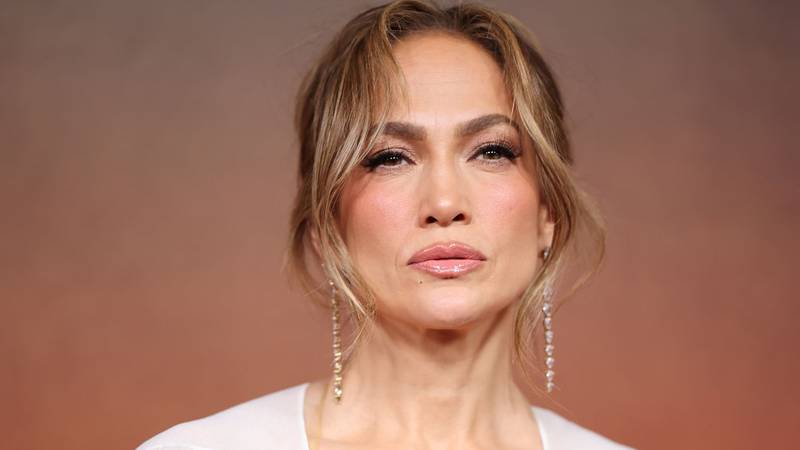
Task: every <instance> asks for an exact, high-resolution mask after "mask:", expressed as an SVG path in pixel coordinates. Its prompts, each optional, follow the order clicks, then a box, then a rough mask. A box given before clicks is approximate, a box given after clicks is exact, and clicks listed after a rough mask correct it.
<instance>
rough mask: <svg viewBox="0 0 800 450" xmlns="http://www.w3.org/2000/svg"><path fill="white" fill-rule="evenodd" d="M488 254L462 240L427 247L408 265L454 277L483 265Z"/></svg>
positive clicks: (413, 257) (412, 257) (434, 273)
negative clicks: (485, 254)
mask: <svg viewBox="0 0 800 450" xmlns="http://www.w3.org/2000/svg"><path fill="white" fill-rule="evenodd" d="M484 261H486V256H484V255H483V253H481V252H479V251H478V250H476V249H474V248H472V247H470V246H469V245H467V244H463V243H461V242H446V243H439V244H434V245H431V246H429V247H426V248H424V249H422V250H420V251H418V252H417V253H414V255H413V256H411V259H409V260H408V265H409V266H410V267H412V268H414V269H417V270H421V271H423V272H427V273H429V274H431V275H434V276H437V277H439V278H453V277H457V276H459V275H463V274H465V273H468V272H472V271H473V270H475V269H478V268H479V267H481V266H482V265H483V263H484Z"/></svg>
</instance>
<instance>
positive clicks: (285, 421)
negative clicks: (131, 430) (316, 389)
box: [136, 383, 307, 450]
mask: <svg viewBox="0 0 800 450" xmlns="http://www.w3.org/2000/svg"><path fill="white" fill-rule="evenodd" d="M306 387H307V384H306V383H304V384H299V385H297V386H292V387H289V388H286V389H283V390H280V391H276V392H273V393H270V394H267V395H264V396H262V397H258V398H255V399H253V400H249V401H246V402H244V403H240V404H238V405H235V406H232V407H230V408H228V409H225V410H223V411H220V412H217V413H215V414H212V415H210V416H207V417H203V418H200V419H195V420H191V421H188V422H184V423H180V424H178V425H175V426H173V427H171V428H169V429H167V430H165V431H163V432H161V433H159V434H157V435H155V436H153V437H152V438H150V439H148V440H147V441H145V442H144V443H142V444H141V445H140V446H139V447H137V449H136V450H223V449H233V448H235V449H241V450H251V449H263V448H270V449H296V448H302V446H303V442H304V441H303V439H304V437H305V431H304V424H303V404H302V402H303V393H304V390H305V388H306Z"/></svg>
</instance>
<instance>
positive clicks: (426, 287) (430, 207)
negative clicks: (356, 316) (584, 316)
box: [339, 34, 552, 330]
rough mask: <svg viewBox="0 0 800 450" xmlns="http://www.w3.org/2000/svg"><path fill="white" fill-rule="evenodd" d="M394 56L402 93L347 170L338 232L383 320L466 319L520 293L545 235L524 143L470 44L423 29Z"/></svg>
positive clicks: (448, 322)
mask: <svg viewBox="0 0 800 450" xmlns="http://www.w3.org/2000/svg"><path fill="white" fill-rule="evenodd" d="M394 54H395V57H396V58H397V61H398V63H399V64H400V68H401V70H402V72H403V75H404V77H405V80H406V83H407V86H406V88H407V97H406V98H405V100H406V101H401V100H400V98H399V96H398V99H397V101H396V102H395V103H394V104H392V105H391V110H390V116H389V119H388V121H389V123H388V124H387V126H386V127H385V130H384V132H383V134H382V136H381V137H380V138H379V140H378V142H377V144H376V145H375V146H374V147H373V148H371V149H370V153H369V156H368V157H367V159H366V160H365V161H364V163H363V164H362V165H361V166H358V167H356V169H355V170H354V171H353V172H352V174H351V175H350V177H349V178H348V180H347V182H346V184H345V186H344V190H343V193H342V197H341V204H340V218H339V220H340V222H339V226H340V230H341V231H342V234H343V236H344V241H345V243H346V245H347V248H348V251H349V252H350V255H351V257H352V259H353V261H354V264H355V266H356V269H357V270H358V271H359V273H360V274H361V275H362V276H363V277H364V279H365V281H366V282H367V284H368V285H369V286H370V287H371V288H372V289H373V290H374V292H375V293H376V295H377V299H376V301H377V304H376V309H377V313H378V315H379V316H381V318H382V319H384V320H387V319H388V320H395V321H401V322H404V323H406V324H409V325H411V326H415V327H421V328H425V329H439V330H442V329H451V330H452V329H464V328H467V327H469V326H470V325H472V324H475V323H476V322H477V321H478V320H480V319H483V318H487V317H489V316H491V315H493V314H494V313H497V312H499V311H500V310H501V309H503V308H505V307H507V306H509V305H511V304H512V303H514V302H515V301H516V300H518V299H519V298H520V296H521V295H522V293H523V291H524V290H525V288H526V287H527V285H528V284H529V283H530V282H531V280H532V279H533V277H534V275H535V273H536V270H537V268H538V264H539V262H538V261H539V259H538V255H539V254H540V251H541V250H542V249H543V248H544V247H546V246H548V245H549V244H550V240H551V237H552V223H551V222H549V218H548V216H547V211H546V209H545V207H544V205H542V204H541V203H540V199H539V192H538V187H537V181H536V173H535V169H534V165H533V153H532V152H533V148H532V145H531V143H530V141H529V139H523V137H524V132H522V130H518V129H517V125H516V124H515V123H514V122H512V121H511V120H512V119H511V117H512V116H511V99H510V96H509V95H508V93H507V91H506V87H505V85H504V83H503V75H502V73H501V71H500V68H499V67H498V65H497V64H496V63H495V61H494V60H493V59H492V58H491V56H490V55H489V54H488V53H486V52H485V51H484V50H483V49H481V48H480V47H479V46H477V45H476V44H474V43H471V42H469V41H468V40H466V39H462V38H457V37H452V36H449V35H444V34H424V35H419V36H412V37H410V38H407V39H405V40H403V41H402V42H400V43H398V44H397V45H396V46H395V49H394ZM426 249H427V250H426Z"/></svg>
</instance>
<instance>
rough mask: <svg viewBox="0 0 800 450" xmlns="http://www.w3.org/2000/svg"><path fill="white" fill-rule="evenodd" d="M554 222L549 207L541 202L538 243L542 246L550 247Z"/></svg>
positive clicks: (554, 226)
mask: <svg viewBox="0 0 800 450" xmlns="http://www.w3.org/2000/svg"><path fill="white" fill-rule="evenodd" d="M555 228H556V224H555V221H554V220H553V217H552V215H551V214H550V208H549V207H548V206H547V205H546V204H544V203H542V204H540V205H539V245H540V246H541V247H542V248H544V247H552V245H553V234H554V233H555Z"/></svg>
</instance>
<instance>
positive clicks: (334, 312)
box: [328, 280, 342, 403]
mask: <svg viewBox="0 0 800 450" xmlns="http://www.w3.org/2000/svg"><path fill="white" fill-rule="evenodd" d="M328 285H330V287H331V319H332V322H333V324H332V325H333V398H334V399H336V403H340V402H341V401H342V340H341V336H340V335H339V332H340V326H339V302H338V300H337V299H336V285H335V284H334V283H333V281H331V280H328Z"/></svg>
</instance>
